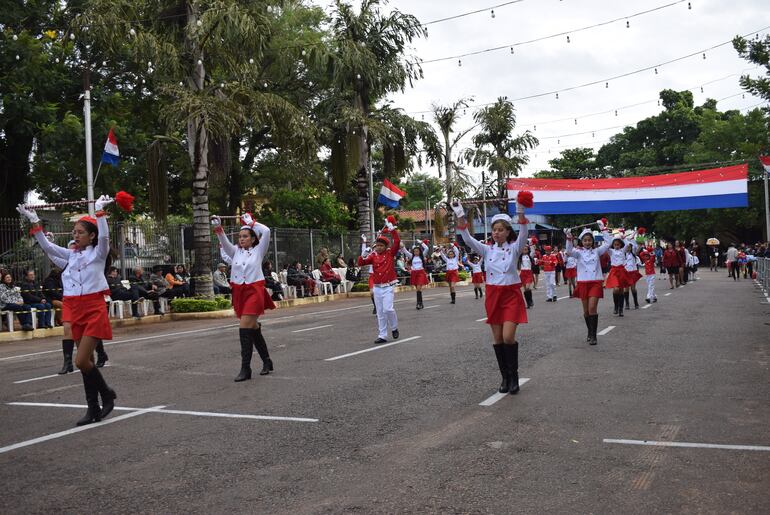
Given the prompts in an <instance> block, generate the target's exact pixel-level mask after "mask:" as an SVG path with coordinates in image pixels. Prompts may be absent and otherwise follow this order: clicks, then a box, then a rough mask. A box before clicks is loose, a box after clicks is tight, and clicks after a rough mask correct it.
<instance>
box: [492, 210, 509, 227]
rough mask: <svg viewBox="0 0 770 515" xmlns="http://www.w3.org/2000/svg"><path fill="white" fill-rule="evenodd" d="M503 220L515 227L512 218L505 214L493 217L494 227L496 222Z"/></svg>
mask: <svg viewBox="0 0 770 515" xmlns="http://www.w3.org/2000/svg"><path fill="white" fill-rule="evenodd" d="M500 220H502V221H503V222H505V223H507V224H508V225H513V221H512V220H511V217H510V216H508V215H506V214H505V213H500V214H497V215H495V216H493V217H492V225H494V223H495V222H497V221H500Z"/></svg>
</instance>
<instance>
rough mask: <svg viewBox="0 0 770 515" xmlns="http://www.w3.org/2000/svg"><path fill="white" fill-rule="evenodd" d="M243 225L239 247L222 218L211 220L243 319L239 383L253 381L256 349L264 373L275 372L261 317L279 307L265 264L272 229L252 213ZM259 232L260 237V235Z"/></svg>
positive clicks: (239, 236)
mask: <svg viewBox="0 0 770 515" xmlns="http://www.w3.org/2000/svg"><path fill="white" fill-rule="evenodd" d="M241 221H242V222H243V226H242V227H241V230H240V232H239V233H238V245H237V246H236V245H233V244H232V243H230V240H229V239H228V238H227V235H226V234H225V231H224V229H223V228H222V222H221V221H220V220H219V218H218V217H216V216H212V217H211V225H212V226H213V227H214V232H215V233H216V234H217V238H219V243H220V244H221V245H222V252H223V253H224V254H226V255H227V256H228V257H229V258H230V259H231V260H232V268H231V270H230V289H231V290H232V302H233V309H234V310H235V315H236V316H237V317H238V319H239V320H240V324H239V325H240V329H239V333H240V340H241V371H240V372H239V373H238V376H237V377H236V378H235V381H236V382H240V381H246V380H247V379H251V356H252V353H253V348H256V349H257V352H258V353H259V357H260V358H262V371H261V372H260V373H259V375H261V376H263V375H267V374H269V373H270V372H272V371H273V361H272V360H271V359H270V354H269V353H268V351H267V343H266V342H265V337H264V336H262V324H260V323H259V317H260V315H262V314H263V313H264V312H265V310H267V309H275V304H273V300H272V299H271V298H270V294H268V293H267V289H266V288H265V276H264V275H263V274H262V261H263V260H264V258H265V254H267V248H268V246H269V245H270V229H269V228H268V227H267V226H265V225H262V224H261V223H259V222H257V221H255V220H254V219H253V218H252V217H251V214H249V213H246V214H244V215H243V216H242V217H241ZM257 232H259V235H257Z"/></svg>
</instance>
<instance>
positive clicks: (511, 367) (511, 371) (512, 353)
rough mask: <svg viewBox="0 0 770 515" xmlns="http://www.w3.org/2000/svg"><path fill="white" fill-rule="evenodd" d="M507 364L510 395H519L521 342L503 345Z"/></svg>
mask: <svg viewBox="0 0 770 515" xmlns="http://www.w3.org/2000/svg"><path fill="white" fill-rule="evenodd" d="M503 350H504V351H505V364H506V366H507V368H508V393H510V394H512V395H515V394H517V393H519V342H513V345H503Z"/></svg>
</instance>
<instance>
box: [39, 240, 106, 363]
mask: <svg viewBox="0 0 770 515" xmlns="http://www.w3.org/2000/svg"><path fill="white" fill-rule="evenodd" d="M46 239H48V240H49V241H51V242H52V241H53V234H50V235H48V234H46ZM67 249H68V250H75V249H77V245H76V244H75V240H70V241H69V243H67ZM48 257H49V259H50V260H51V262H52V263H53V264H54V265H56V266H57V267H59V268H61V270H62V273H63V272H64V269H65V268H67V265H68V264H69V261H68V260H67V259H65V258H61V257H58V256H53V255H51V256H48ZM59 282H60V283H61V277H60V279H59ZM62 286H63V284H62ZM62 290H63V288H62ZM61 317H62V318H61V325H62V329H64V338H62V341H61V349H62V354H64V363H63V364H62V367H61V370H59V372H57V373H58V374H59V375H64V374H69V373H70V372H74V371H75V368H74V366H73V365H72V355H73V353H74V351H75V340H73V339H72V327H71V324H70V321H69V320H67V319H66V318H65V316H64V312H63V311H62V314H61ZM98 341H101V340H98Z"/></svg>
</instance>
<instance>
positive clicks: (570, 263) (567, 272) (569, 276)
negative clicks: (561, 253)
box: [564, 256, 577, 298]
mask: <svg viewBox="0 0 770 515" xmlns="http://www.w3.org/2000/svg"><path fill="white" fill-rule="evenodd" d="M576 278H577V261H576V260H575V258H574V257H572V256H567V259H565V260H564V282H565V283H566V285H567V287H568V288H569V296H570V298H572V293H573V292H574V291H575V279H576Z"/></svg>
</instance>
